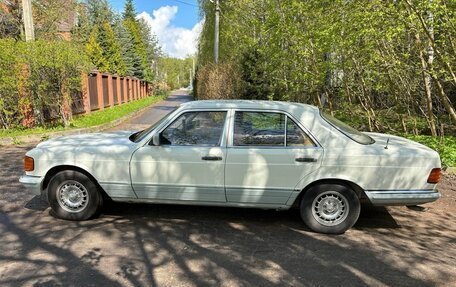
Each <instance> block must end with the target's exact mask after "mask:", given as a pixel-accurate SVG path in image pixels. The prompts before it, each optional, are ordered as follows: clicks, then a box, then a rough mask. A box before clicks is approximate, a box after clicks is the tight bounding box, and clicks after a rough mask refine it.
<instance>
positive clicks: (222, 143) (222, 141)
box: [147, 109, 230, 148]
mask: <svg viewBox="0 0 456 287" xmlns="http://www.w3.org/2000/svg"><path fill="white" fill-rule="evenodd" d="M198 112H224V113H226V115H225V123H224V125H223V130H222V134H221V136H220V143H219V144H218V145H214V146H208V145H159V146H158V147H166V148H195V147H198V148H217V147H226V142H227V141H226V137H227V127H228V124H229V114H230V109H186V110H182V111H180V112H178V113H176V114H175V115H174V116H173V117H171V118H170V119H168V120H167V122H166V123H164V125H163V126H162V127H160V128H159V129H156V130H155V132H154V133H153V135H152V137H151V138H150V139H149V140H148V141H147V144H148V145H150V143H151V142H152V140H153V137H154V136H155V135H156V134H158V135H159V134H161V133H162V132H163V131H164V130H165V129H167V128H168V127H169V126H170V125H172V124H173V123H174V122H175V121H176V120H177V119H178V118H179V117H180V116H181V115H183V114H185V113H198Z"/></svg>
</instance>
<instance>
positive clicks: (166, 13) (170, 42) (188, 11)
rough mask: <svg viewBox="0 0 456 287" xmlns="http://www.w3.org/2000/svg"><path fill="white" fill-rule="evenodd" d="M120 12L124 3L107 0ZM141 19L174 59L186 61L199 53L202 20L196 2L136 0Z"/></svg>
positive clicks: (185, 0)
mask: <svg viewBox="0 0 456 287" xmlns="http://www.w3.org/2000/svg"><path fill="white" fill-rule="evenodd" d="M108 2H109V3H110V4H111V6H112V7H113V9H114V10H115V11H117V12H121V11H123V8H124V4H125V0H108ZM134 4H135V8H136V12H137V13H138V18H142V19H144V20H145V21H146V23H147V24H148V25H149V26H150V28H151V30H152V32H153V33H154V34H155V35H156V36H157V38H158V42H159V43H160V45H161V47H162V50H163V51H164V52H165V53H166V54H168V55H169V56H171V57H175V58H185V57H186V56H188V55H192V54H194V53H196V47H197V42H198V37H199V34H200V32H201V28H202V25H203V20H201V19H200V17H199V10H198V1H197V0H134Z"/></svg>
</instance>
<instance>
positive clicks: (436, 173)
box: [427, 168, 442, 183]
mask: <svg viewBox="0 0 456 287" xmlns="http://www.w3.org/2000/svg"><path fill="white" fill-rule="evenodd" d="M441 177H442V169H440V168H433V169H432V170H431V173H430V174H429V177H428V180H427V182H428V183H438V182H439V181H440V178H441Z"/></svg>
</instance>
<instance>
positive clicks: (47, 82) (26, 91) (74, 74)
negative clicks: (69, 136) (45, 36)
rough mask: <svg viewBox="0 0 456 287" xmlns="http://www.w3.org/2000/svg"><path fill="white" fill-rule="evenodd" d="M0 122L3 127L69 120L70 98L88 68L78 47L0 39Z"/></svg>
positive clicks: (68, 44) (65, 43)
mask: <svg viewBox="0 0 456 287" xmlns="http://www.w3.org/2000/svg"><path fill="white" fill-rule="evenodd" d="M0 51H2V53H1V55H0V124H1V126H2V127H3V128H10V127H17V126H20V125H22V126H25V127H31V126H34V125H35V124H36V122H34V120H33V119H34V118H35V119H36V120H37V121H38V124H40V125H44V124H45V122H46V121H48V120H50V119H57V120H59V121H61V122H63V123H64V124H65V125H67V124H68V123H69V121H70V120H71V116H72V114H71V98H72V94H73V93H77V92H80V90H81V74H82V73H83V72H86V71H87V70H88V69H87V67H88V64H87V63H88V61H87V60H86V56H85V54H84V53H83V52H81V51H82V48H81V47H80V46H79V45H77V44H75V43H72V42H68V41H50V42H49V41H40V40H38V41H35V42H27V43H26V42H20V41H15V40H12V39H0Z"/></svg>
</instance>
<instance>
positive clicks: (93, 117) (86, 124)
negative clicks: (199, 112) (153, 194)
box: [0, 94, 168, 142]
mask: <svg viewBox="0 0 456 287" xmlns="http://www.w3.org/2000/svg"><path fill="white" fill-rule="evenodd" d="M167 96H168V95H167V94H161V95H159V96H151V97H146V98H144V99H140V100H136V101H134V102H130V103H126V104H122V105H118V106H114V107H111V108H107V109H104V110H101V111H95V112H91V113H90V114H84V115H80V116H75V117H74V118H73V120H72V121H71V123H70V125H69V126H68V127H67V128H65V127H64V126H63V125H62V124H57V125H53V126H51V125H50V126H44V127H36V128H31V129H26V128H17V129H0V138H6V137H10V138H13V142H16V141H17V142H19V140H18V139H17V137H20V136H28V135H37V134H42V135H43V138H46V134H49V133H53V132H59V131H66V130H72V129H80V128H90V127H95V126H99V125H102V124H106V123H109V122H111V121H114V120H116V119H119V118H121V117H124V116H126V115H128V114H130V113H133V112H136V111H138V110H140V109H142V108H145V107H147V106H150V105H152V104H155V103H157V102H159V101H161V100H163V99H165V98H166V97H167Z"/></svg>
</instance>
